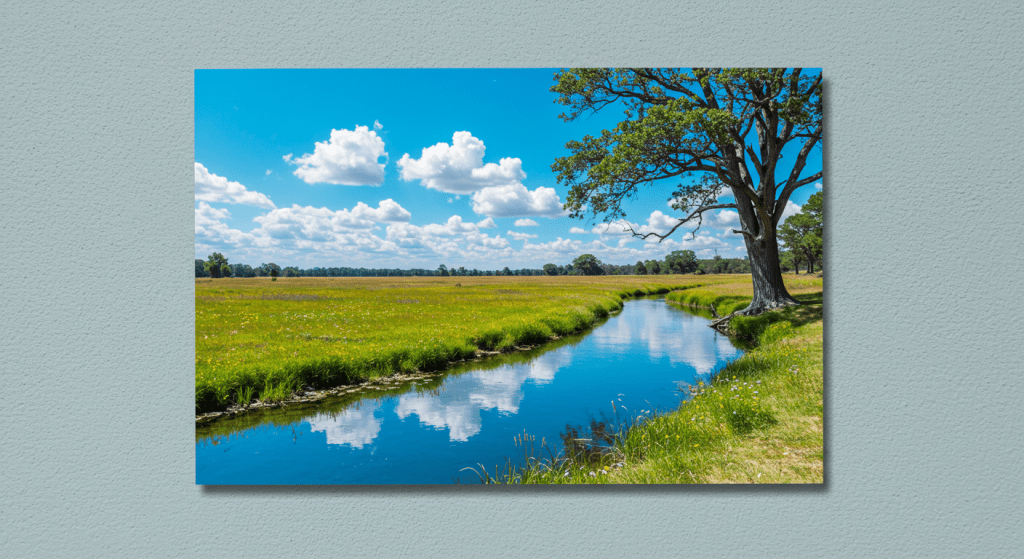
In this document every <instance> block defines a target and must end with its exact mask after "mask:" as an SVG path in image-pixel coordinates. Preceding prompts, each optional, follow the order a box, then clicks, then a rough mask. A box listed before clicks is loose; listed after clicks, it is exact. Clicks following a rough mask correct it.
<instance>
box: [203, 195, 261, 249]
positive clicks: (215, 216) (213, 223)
mask: <svg viewBox="0 0 1024 559" xmlns="http://www.w3.org/2000/svg"><path fill="white" fill-rule="evenodd" d="M195 210H196V222H195V236H196V242H197V243H200V244H204V245H211V246H223V245H239V244H246V243H251V242H252V241H253V240H255V237H254V236H253V235H252V234H251V233H245V232H243V231H239V230H238V229H232V228H230V227H228V225H227V224H226V223H224V221H223V220H225V219H230V218H231V213H230V212H228V211H227V210H224V209H217V208H214V207H213V206H211V205H209V204H207V203H206V202H199V207H198V208H196V209H195Z"/></svg>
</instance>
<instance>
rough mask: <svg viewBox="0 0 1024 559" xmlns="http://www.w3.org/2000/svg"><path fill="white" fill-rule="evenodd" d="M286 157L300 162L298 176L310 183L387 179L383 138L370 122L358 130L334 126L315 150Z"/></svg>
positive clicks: (368, 182) (376, 182) (369, 183)
mask: <svg viewBox="0 0 1024 559" xmlns="http://www.w3.org/2000/svg"><path fill="white" fill-rule="evenodd" d="M291 155H292V154H290V153H289V154H288V155H286V156H284V160H285V161H286V162H288V163H291V164H292V165H299V168H298V169H296V170H295V176H297V177H299V178H300V179H302V180H303V181H305V182H307V183H309V184H316V183H329V184H344V185H348V186H359V185H367V186H380V185H381V183H383V182H384V163H378V162H377V161H378V160H379V159H380V158H381V157H384V158H387V156H388V153H387V152H386V151H384V140H382V139H381V138H380V137H379V136H377V132H376V131H373V130H370V128H369V127H367V126H356V128H355V130H345V129H342V130H333V129H332V130H331V137H330V138H329V139H328V140H327V141H326V142H316V145H315V147H314V149H313V153H311V154H310V153H307V154H305V155H303V156H302V157H296V158H294V159H292V157H291Z"/></svg>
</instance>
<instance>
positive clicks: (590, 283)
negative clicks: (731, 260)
mask: <svg viewBox="0 0 1024 559" xmlns="http://www.w3.org/2000/svg"><path fill="white" fill-rule="evenodd" d="M722 283H729V284H735V283H739V284H746V285H748V286H749V283H750V276H749V275H743V276H737V275H723V276H692V275H686V276H590V277H581V276H568V277H566V276H562V277H547V276H536V277H446V278H440V277H430V278H280V279H279V280H278V281H276V282H271V281H270V280H269V279H268V278H245V279H242V278H228V279H208V278H199V279H196V283H195V312H196V315H195V317H196V362H195V363H196V378H195V388H196V410H197V412H205V411H210V410H216V409H223V408H225V407H227V406H228V405H231V404H235V403H239V402H241V403H248V402H250V401H252V400H254V399H260V400H263V401H273V400H280V399H285V398H287V397H288V396H289V395H290V394H291V392H292V391H293V390H294V389H296V388H299V387H305V386H312V387H314V388H326V387H332V386H338V385H344V384H350V383H355V382H360V381H363V380H367V379H371V378H375V377H380V376H387V375H391V374H393V373H408V372H413V371H417V370H419V371H429V370H438V369H442V368H444V367H446V366H447V365H448V364H449V363H451V362H454V361H459V360H462V359H466V358H470V357H473V356H475V355H476V352H477V351H478V350H487V351H509V350H512V349H514V348H516V347H517V346H525V345H536V344H539V343H543V342H545V341H547V340H550V339H552V338H554V337H558V336H564V335H566V334H570V333H574V332H579V331H581V330H584V329H586V328H587V327H589V326H590V325H591V324H592V323H593V322H594V321H595V320H597V319H599V318H602V317H604V316H607V314H608V313H609V312H612V311H614V310H617V309H619V308H621V306H622V301H623V299H625V298H628V297H631V296H635V295H643V294H649V293H665V292H668V291H670V290H673V289H687V288H693V287H695V286H710V285H716V284H722ZM819 285H820V283H819Z"/></svg>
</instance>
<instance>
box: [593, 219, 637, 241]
mask: <svg viewBox="0 0 1024 559" xmlns="http://www.w3.org/2000/svg"><path fill="white" fill-rule="evenodd" d="M630 228H632V229H633V231H636V230H637V228H638V225H637V224H636V223H631V222H629V221H626V220H625V219H618V220H615V221H612V222H611V223H598V224H597V225H596V226H594V228H593V229H591V230H590V232H591V233H593V234H595V235H601V236H603V237H622V236H625V235H630V236H632V235H633V233H632V231H630Z"/></svg>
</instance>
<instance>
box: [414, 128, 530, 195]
mask: <svg viewBox="0 0 1024 559" xmlns="http://www.w3.org/2000/svg"><path fill="white" fill-rule="evenodd" d="M485 149H486V148H485V147H484V143H483V142H482V141H480V140H479V139H478V138H474V137H473V135H472V134H471V133H469V132H465V131H464V132H456V133H455V134H453V135H452V144H451V145H448V144H446V143H444V142H440V143H438V144H435V145H433V146H430V147H427V148H423V151H422V153H421V154H420V158H419V159H413V158H411V157H409V154H408V153H406V154H404V155H403V156H402V158H401V159H400V160H399V161H398V167H399V169H400V176H401V178H402V180H407V181H412V180H419V181H420V184H422V185H423V186H425V187H427V188H433V189H434V190H440V191H441V192H447V193H450V194H469V193H472V192H476V191H478V190H480V189H482V188H486V187H489V186H501V185H508V184H518V183H519V182H520V181H522V180H523V179H524V178H526V173H524V172H523V168H522V167H523V162H522V160H520V159H519V158H516V157H506V158H504V159H502V160H501V161H500V162H499V163H498V164H497V165H495V164H494V163H488V164H486V165H484V151H485Z"/></svg>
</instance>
